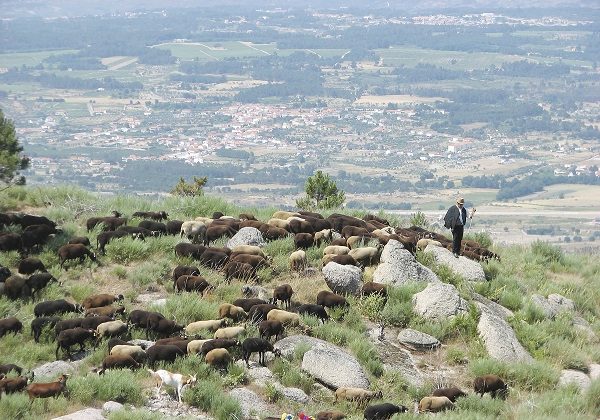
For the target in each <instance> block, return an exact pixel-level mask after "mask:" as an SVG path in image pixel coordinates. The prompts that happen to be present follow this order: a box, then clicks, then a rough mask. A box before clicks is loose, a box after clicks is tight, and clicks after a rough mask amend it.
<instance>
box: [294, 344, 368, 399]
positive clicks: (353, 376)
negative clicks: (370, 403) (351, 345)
mask: <svg viewBox="0 0 600 420" xmlns="http://www.w3.org/2000/svg"><path fill="white" fill-rule="evenodd" d="M302 370H304V371H305V372H307V373H308V374H310V375H311V376H313V377H314V378H315V379H317V380H318V381H319V382H321V383H323V384H325V385H327V386H329V387H331V388H334V389H335V388H339V387H341V386H347V387H354V388H365V389H367V388H368V387H369V379H368V377H367V374H366V372H365V371H364V370H363V368H362V366H361V365H360V363H358V360H356V358H355V357H354V356H353V355H351V354H350V353H348V352H346V351H345V350H343V349H341V348H340V347H338V346H335V345H333V344H330V343H327V344H326V345H318V346H315V347H313V348H312V349H311V350H308V351H307V352H306V353H304V357H303V358H302Z"/></svg>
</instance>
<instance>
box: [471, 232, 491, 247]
mask: <svg viewBox="0 0 600 420" xmlns="http://www.w3.org/2000/svg"><path fill="white" fill-rule="evenodd" d="M465 239H468V240H471V241H475V242H478V243H479V245H481V246H482V247H483V248H489V247H491V246H492V245H493V244H494V242H493V240H492V235H490V234H489V232H474V233H468V234H466V235H465Z"/></svg>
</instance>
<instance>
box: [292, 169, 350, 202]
mask: <svg viewBox="0 0 600 420" xmlns="http://www.w3.org/2000/svg"><path fill="white" fill-rule="evenodd" d="M304 191H305V192H306V196H305V197H303V198H301V199H299V200H296V206H297V207H298V208H301V209H305V210H311V209H314V210H316V209H333V208H336V207H340V206H341V205H342V204H343V203H344V200H345V199H346V195H345V194H344V192H343V191H340V190H338V188H337V185H336V184H335V181H333V180H332V179H331V178H330V177H329V175H327V174H325V173H323V172H322V171H317V172H315V174H314V175H313V176H309V177H308V179H307V180H306V184H305V185H304Z"/></svg>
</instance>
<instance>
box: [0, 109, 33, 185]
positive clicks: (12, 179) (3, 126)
mask: <svg viewBox="0 0 600 420" xmlns="http://www.w3.org/2000/svg"><path fill="white" fill-rule="evenodd" d="M22 151H23V148H22V147H21V146H20V145H19V141H18V140H17V134H16V132H15V125H14V124H13V122H12V121H11V120H9V119H8V118H5V117H4V113H3V112H2V110H1V109H0V182H1V183H3V184H6V185H10V184H17V185H23V184H25V177H24V176H21V175H19V171H22V170H25V169H27V168H28V167H29V162H30V161H29V158H28V157H26V156H22V155H21V152H22Z"/></svg>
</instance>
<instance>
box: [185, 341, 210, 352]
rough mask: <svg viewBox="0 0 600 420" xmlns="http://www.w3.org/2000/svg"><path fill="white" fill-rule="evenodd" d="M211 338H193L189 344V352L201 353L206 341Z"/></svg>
mask: <svg viewBox="0 0 600 420" xmlns="http://www.w3.org/2000/svg"><path fill="white" fill-rule="evenodd" d="M209 341H210V339H206V340H191V341H190V342H189V343H188V345H187V349H186V350H187V354H197V353H200V350H201V349H202V346H203V345H204V343H207V342H209Z"/></svg>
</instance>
